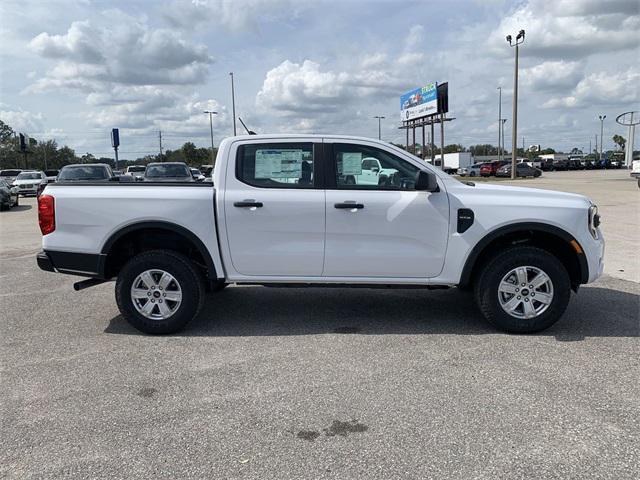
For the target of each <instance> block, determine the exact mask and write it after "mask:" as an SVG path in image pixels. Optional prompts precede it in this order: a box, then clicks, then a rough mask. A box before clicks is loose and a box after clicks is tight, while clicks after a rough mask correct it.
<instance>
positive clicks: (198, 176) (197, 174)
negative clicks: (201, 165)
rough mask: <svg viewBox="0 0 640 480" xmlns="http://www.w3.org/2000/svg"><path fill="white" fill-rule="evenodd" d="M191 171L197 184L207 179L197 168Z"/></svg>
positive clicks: (190, 169) (192, 168)
mask: <svg viewBox="0 0 640 480" xmlns="http://www.w3.org/2000/svg"><path fill="white" fill-rule="evenodd" d="M189 171H190V172H191V176H192V177H193V179H194V180H195V181H196V182H203V181H204V179H205V176H204V175H203V174H202V172H201V171H200V170H198V169H197V168H195V167H190V168H189Z"/></svg>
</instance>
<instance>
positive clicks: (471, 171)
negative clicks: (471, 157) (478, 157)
mask: <svg viewBox="0 0 640 480" xmlns="http://www.w3.org/2000/svg"><path fill="white" fill-rule="evenodd" d="M482 165H484V162H481V163H474V164H473V165H469V166H468V167H462V168H459V169H458V172H457V173H458V175H460V176H461V177H466V176H467V175H468V176H470V177H479V176H480V167H481V166H482Z"/></svg>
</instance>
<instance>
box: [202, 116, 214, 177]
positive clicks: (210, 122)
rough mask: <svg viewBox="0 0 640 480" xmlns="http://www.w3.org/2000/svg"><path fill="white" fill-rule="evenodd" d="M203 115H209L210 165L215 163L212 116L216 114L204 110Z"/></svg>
mask: <svg viewBox="0 0 640 480" xmlns="http://www.w3.org/2000/svg"><path fill="white" fill-rule="evenodd" d="M203 113H208V114H209V127H210V128H211V165H213V164H214V163H215V159H214V158H213V116H214V115H217V114H218V112H214V111H213V110H205V111H204V112H203Z"/></svg>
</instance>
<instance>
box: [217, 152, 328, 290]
mask: <svg viewBox="0 0 640 480" xmlns="http://www.w3.org/2000/svg"><path fill="white" fill-rule="evenodd" d="M321 152H322V144H315V145H314V143H313V142H311V141H310V142H301V141H299V140H298V141H295V142H287V141H275V142H266V141H265V140H256V141H254V142H247V143H244V144H242V145H239V146H238V147H237V148H236V149H235V152H234V150H233V149H232V151H231V152H230V154H231V155H232V156H233V155H235V162H230V164H229V167H228V168H227V172H226V178H225V184H226V188H225V190H224V192H223V195H224V203H225V204H224V209H225V221H226V229H227V239H228V248H229V252H230V257H231V262H232V264H233V267H234V269H235V270H236V272H238V273H239V274H241V275H247V276H305V277H310V276H320V275H322V265H323V258H324V227H325V225H324V222H325V201H324V200H325V192H324V190H323V189H322V185H321V183H320V181H319V178H320V177H321V175H320V174H319V168H318V164H319V163H321ZM234 165H235V168H233V166H234Z"/></svg>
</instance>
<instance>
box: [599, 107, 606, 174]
mask: <svg viewBox="0 0 640 480" xmlns="http://www.w3.org/2000/svg"><path fill="white" fill-rule="evenodd" d="M598 118H599V119H600V165H602V145H603V144H604V137H603V136H602V133H603V130H604V119H605V118H607V116H606V115H598Z"/></svg>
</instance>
